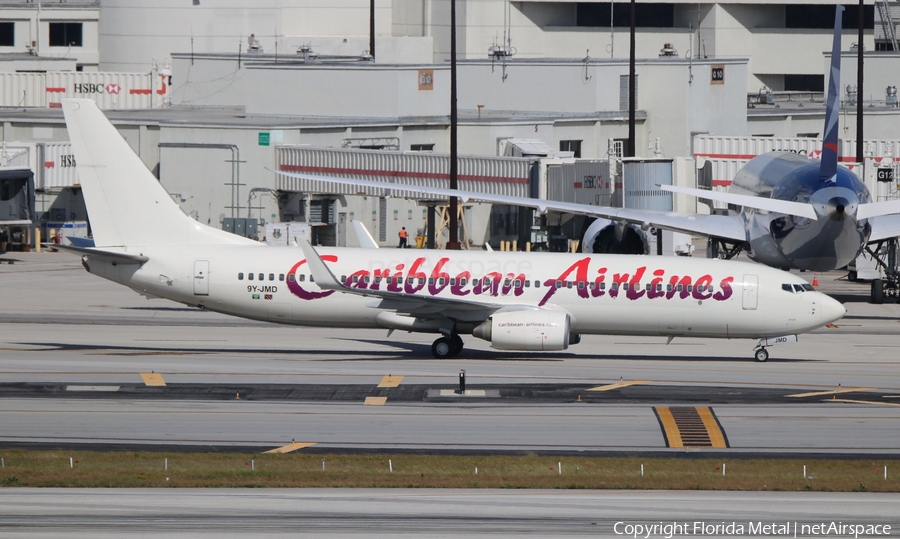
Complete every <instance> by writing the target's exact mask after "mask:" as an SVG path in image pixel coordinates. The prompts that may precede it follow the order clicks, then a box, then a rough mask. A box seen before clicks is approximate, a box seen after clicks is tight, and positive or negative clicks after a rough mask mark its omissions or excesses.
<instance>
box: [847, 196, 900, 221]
mask: <svg viewBox="0 0 900 539" xmlns="http://www.w3.org/2000/svg"><path fill="white" fill-rule="evenodd" d="M894 213H900V200H885V201H884V202H869V203H867V204H860V205H859V209H857V210H856V218H857V219H869V218H871V217H878V216H879V215H891V214H894Z"/></svg>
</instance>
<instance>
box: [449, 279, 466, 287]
mask: <svg viewBox="0 0 900 539" xmlns="http://www.w3.org/2000/svg"><path fill="white" fill-rule="evenodd" d="M451 280H452V279H451ZM467 282H468V281H466V278H465V277H463V278H462V279H460V280H459V286H466V283H467Z"/></svg>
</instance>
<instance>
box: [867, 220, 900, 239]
mask: <svg viewBox="0 0 900 539" xmlns="http://www.w3.org/2000/svg"><path fill="white" fill-rule="evenodd" d="M869 223H870V224H871V225H872V234H871V235H870V236H869V243H872V242H876V241H881V240H886V239H890V238H896V237H900V215H897V214H894V215H879V216H878V217H872V218H870V219H869Z"/></svg>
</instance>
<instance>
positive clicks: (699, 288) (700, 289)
mask: <svg viewBox="0 0 900 539" xmlns="http://www.w3.org/2000/svg"><path fill="white" fill-rule="evenodd" d="M697 292H703V285H702V284H700V285H697Z"/></svg>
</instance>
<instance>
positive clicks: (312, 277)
mask: <svg viewBox="0 0 900 539" xmlns="http://www.w3.org/2000/svg"><path fill="white" fill-rule="evenodd" d="M309 282H311V283H314V282H316V276H315V275H310V276H309Z"/></svg>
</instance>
